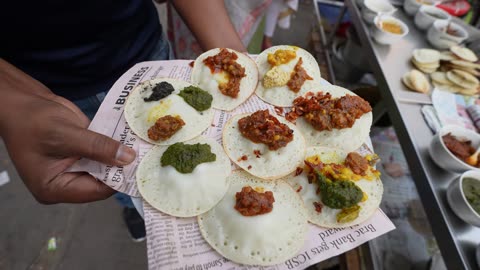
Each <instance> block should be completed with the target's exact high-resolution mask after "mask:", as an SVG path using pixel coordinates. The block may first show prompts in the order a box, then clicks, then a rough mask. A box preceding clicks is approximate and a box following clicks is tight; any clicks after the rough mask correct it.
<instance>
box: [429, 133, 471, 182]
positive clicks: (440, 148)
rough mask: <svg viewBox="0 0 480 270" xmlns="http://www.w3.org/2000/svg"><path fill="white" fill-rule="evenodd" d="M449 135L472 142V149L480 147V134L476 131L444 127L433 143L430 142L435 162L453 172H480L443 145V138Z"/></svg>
mask: <svg viewBox="0 0 480 270" xmlns="http://www.w3.org/2000/svg"><path fill="white" fill-rule="evenodd" d="M448 133H451V134H452V136H454V137H456V138H457V139H460V140H469V141H471V142H472V147H473V148H475V149H477V147H478V146H479V145H480V134H478V133H476V132H475V131H472V130H469V129H466V128H462V127H459V126H452V125H449V126H444V127H442V128H441V129H440V131H439V132H438V133H437V134H436V135H435V136H433V138H432V141H431V142H430V147H429V148H428V151H429V153H430V156H431V157H432V159H433V161H434V162H435V163H436V164H437V165H438V166H440V167H441V168H443V169H445V170H447V171H451V172H456V173H464V172H466V171H468V170H475V171H480V169H479V168H476V167H473V166H470V165H468V164H467V163H465V162H464V161H463V160H460V159H459V158H457V157H456V156H455V155H454V154H452V152H450V150H448V149H447V147H446V146H445V144H444V143H443V139H442V136H443V135H447V134H448Z"/></svg>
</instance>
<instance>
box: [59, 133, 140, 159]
mask: <svg viewBox="0 0 480 270" xmlns="http://www.w3.org/2000/svg"><path fill="white" fill-rule="evenodd" d="M66 132H67V133H68V134H66V136H65V137H66V138H68V140H69V142H66V143H65V144H64V146H65V147H66V148H67V149H64V150H65V151H66V153H68V154H70V156H72V155H73V156H79V157H83V158H88V159H91V160H95V161H98V162H101V163H104V164H108V165H116V166H123V165H127V164H129V163H131V162H132V161H134V160H135V156H136V153H135V151H134V150H133V149H131V148H130V147H128V146H125V145H123V144H121V143H120V142H118V141H116V140H114V139H112V138H110V137H107V136H105V135H103V134H99V133H96V132H93V131H90V130H88V129H84V128H78V127H71V128H67V130H66Z"/></svg>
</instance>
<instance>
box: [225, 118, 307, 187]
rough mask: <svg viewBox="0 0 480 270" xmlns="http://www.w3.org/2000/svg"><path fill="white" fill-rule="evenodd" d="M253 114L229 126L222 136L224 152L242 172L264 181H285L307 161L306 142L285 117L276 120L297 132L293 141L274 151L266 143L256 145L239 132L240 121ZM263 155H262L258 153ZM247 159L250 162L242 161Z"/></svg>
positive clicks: (235, 120) (233, 121)
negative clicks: (283, 178) (256, 152)
mask: <svg viewBox="0 0 480 270" xmlns="http://www.w3.org/2000/svg"><path fill="white" fill-rule="evenodd" d="M248 115H251V114H237V115H234V116H232V118H230V119H229V120H228V122H227V124H225V127H224V128H223V133H222V140H223V148H224V149H225V152H226V153H227V155H228V157H230V159H231V160H232V161H233V162H234V163H235V164H237V165H238V166H239V167H240V168H242V169H244V170H246V171H247V172H249V173H250V174H252V175H254V176H257V177H259V178H262V179H270V180H272V179H277V178H281V177H283V176H285V175H287V174H289V173H291V172H293V171H294V170H295V168H297V166H299V165H300V164H301V163H302V162H303V158H304V157H305V149H306V145H305V139H304V138H303V136H302V134H301V132H300V131H299V130H298V128H297V127H295V125H294V124H292V123H290V122H288V121H287V120H286V119H285V118H283V117H281V116H275V115H273V116H274V117H276V118H277V119H278V120H279V121H280V122H281V123H283V124H286V125H287V126H288V127H289V128H290V129H292V130H293V140H292V141H291V142H289V143H288V144H287V145H286V146H285V147H281V148H279V149H277V150H270V149H268V146H267V145H265V144H263V143H254V142H252V141H251V140H250V139H247V138H246V137H244V136H243V135H242V134H241V133H240V130H239V129H238V120H240V119H241V118H243V117H245V116H248ZM255 150H258V151H260V155H259V157H258V158H257V155H256V154H255V153H254V151H255ZM243 156H246V157H247V160H242V159H241V158H242V157H243Z"/></svg>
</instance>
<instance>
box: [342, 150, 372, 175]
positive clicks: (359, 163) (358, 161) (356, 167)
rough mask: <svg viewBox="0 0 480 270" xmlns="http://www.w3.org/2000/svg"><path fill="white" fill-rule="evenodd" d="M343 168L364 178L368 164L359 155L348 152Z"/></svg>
mask: <svg viewBox="0 0 480 270" xmlns="http://www.w3.org/2000/svg"><path fill="white" fill-rule="evenodd" d="M345 166H347V167H348V168H350V169H351V170H352V172H353V173H355V174H358V175H362V176H364V175H366V174H367V170H368V166H369V164H368V161H367V159H366V158H364V157H362V156H361V155H360V154H359V153H356V152H350V153H348V155H347V157H346V158H345Z"/></svg>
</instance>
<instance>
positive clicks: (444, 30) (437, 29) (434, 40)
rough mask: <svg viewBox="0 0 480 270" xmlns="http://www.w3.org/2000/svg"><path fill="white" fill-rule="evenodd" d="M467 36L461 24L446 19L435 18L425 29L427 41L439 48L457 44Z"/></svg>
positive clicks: (442, 48) (447, 47)
mask: <svg viewBox="0 0 480 270" xmlns="http://www.w3.org/2000/svg"><path fill="white" fill-rule="evenodd" d="M467 38H468V32H467V30H465V28H464V27H463V26H462V25H460V24H458V23H454V22H451V21H448V20H435V21H434V22H433V24H432V26H430V28H428V31H427V40H428V42H430V44H432V46H433V47H435V48H437V49H440V50H445V49H449V48H450V47H451V46H455V45H459V44H461V43H462V42H464V41H465V40H466V39H467Z"/></svg>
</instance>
